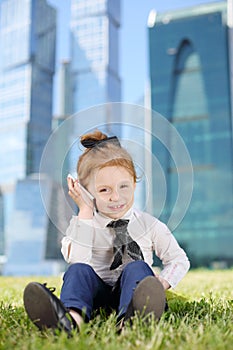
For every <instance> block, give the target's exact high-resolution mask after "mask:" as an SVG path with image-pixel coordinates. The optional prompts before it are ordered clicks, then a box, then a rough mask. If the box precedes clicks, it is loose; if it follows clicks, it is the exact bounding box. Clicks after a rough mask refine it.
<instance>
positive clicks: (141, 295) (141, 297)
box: [124, 276, 166, 320]
mask: <svg viewBox="0 0 233 350" xmlns="http://www.w3.org/2000/svg"><path fill="white" fill-rule="evenodd" d="M165 306H166V295H165V291H164V288H163V286H162V283H161V282H160V281H159V280H158V278H156V277H154V276H148V277H146V278H144V279H143V280H142V281H140V282H139V284H138V285H137V287H136V289H135V291H134V294H133V297H132V300H131V302H130V304H129V306H128V309H127V311H126V314H125V318H124V319H125V320H127V319H129V318H131V317H132V316H134V314H135V313H136V314H140V315H142V316H146V315H149V314H151V315H154V317H155V319H158V320H159V319H160V317H161V316H162V314H163V312H164V310H165Z"/></svg>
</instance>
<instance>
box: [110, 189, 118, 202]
mask: <svg viewBox="0 0 233 350" xmlns="http://www.w3.org/2000/svg"><path fill="white" fill-rule="evenodd" d="M118 199H119V193H118V191H117V190H113V191H112V193H111V196H110V200H111V201H114V202H115V201H118Z"/></svg>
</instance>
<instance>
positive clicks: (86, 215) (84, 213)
mask: <svg viewBox="0 0 233 350" xmlns="http://www.w3.org/2000/svg"><path fill="white" fill-rule="evenodd" d="M78 217H79V219H86V220H88V219H92V218H93V210H92V209H90V208H86V209H80V210H79V213H78Z"/></svg>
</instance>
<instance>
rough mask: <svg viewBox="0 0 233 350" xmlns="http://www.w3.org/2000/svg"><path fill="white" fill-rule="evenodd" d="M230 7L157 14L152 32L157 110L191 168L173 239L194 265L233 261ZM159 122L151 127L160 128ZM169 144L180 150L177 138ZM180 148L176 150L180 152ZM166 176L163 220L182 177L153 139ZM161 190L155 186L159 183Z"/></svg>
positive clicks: (217, 5)
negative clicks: (185, 202)
mask: <svg viewBox="0 0 233 350" xmlns="http://www.w3.org/2000/svg"><path fill="white" fill-rule="evenodd" d="M226 10H227V9H226V3H225V2H220V3H215V4H209V5H203V6H199V7H196V8H190V9H184V10H182V11H174V12H168V13H164V14H160V15H158V16H157V18H156V21H155V23H154V25H153V26H151V28H149V42H150V78H151V98H152V109H153V110H155V111H157V112H159V113H161V114H162V115H163V116H165V117H166V118H167V120H168V121H169V122H170V123H171V124H172V125H173V126H175V128H176V129H177V130H178V132H179V133H180V135H181V136H182V138H183V140H184V142H185V144H186V146H187V148H188V151H189V153H190V156H191V160H192V164H193V171H194V188H193V195H192V200H191V203H190V206H189V209H188V212H187V213H186V215H185V217H184V219H183V221H182V222H181V223H180V225H179V227H178V228H177V229H176V230H175V232H174V233H175V235H176V237H177V238H178V240H179V241H180V243H181V244H183V246H184V247H185V249H186V250H187V253H188V254H189V256H190V259H191V261H192V263H193V266H197V265H202V264H210V263H211V262H212V261H214V260H224V261H226V262H228V263H229V264H232V263H233V255H232V244H233V220H232V218H233V147H232V123H231V118H232V116H231V99H230V96H231V91H230V73H229V72H230V62H229V42H228V27H227V12H226ZM156 127H157V126H156V118H154V119H153V125H152V128H153V129H156ZM169 144H170V145H171V147H172V148H173V150H175V148H176V144H175V143H173V140H172V138H171V139H169ZM178 151H179V150H178ZM153 153H154V154H155V155H156V156H157V157H158V158H159V160H160V163H161V165H162V167H163V170H164V174H165V176H166V183H167V191H168V192H167V198H166V204H165V208H164V211H163V214H162V219H163V220H165V221H167V220H168V218H169V216H170V215H171V212H172V208H173V207H174V205H175V201H176V196H177V192H178V191H179V187H178V175H179V172H189V171H190V169H185V168H184V169H179V168H178V169H177V168H176V166H175V164H174V162H173V160H172V158H171V157H169V155H168V154H167V150H166V149H165V148H164V147H163V146H162V145H161V144H159V142H158V141H156V140H155V141H154V142H153ZM154 188H156V183H154Z"/></svg>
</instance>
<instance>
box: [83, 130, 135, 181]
mask: <svg viewBox="0 0 233 350" xmlns="http://www.w3.org/2000/svg"><path fill="white" fill-rule="evenodd" d="M115 140H117V142H114V141H115ZM80 142H81V144H82V145H84V147H85V145H86V144H91V146H88V148H86V149H85V150H84V152H83V154H82V155H81V156H80V158H79V160H78V164H77V173H78V176H79V181H80V182H81V183H82V184H83V185H84V186H87V185H88V183H89V180H90V177H91V175H92V174H93V171H96V170H98V169H103V168H105V167H108V166H118V167H123V168H124V169H126V170H127V171H128V172H129V174H130V175H132V177H133V179H134V182H136V180H137V174H136V170H135V167H134V163H133V160H132V158H131V156H130V154H129V153H128V151H127V150H126V149H125V148H123V147H121V145H120V143H119V142H118V139H117V138H108V136H107V135H106V134H104V133H102V132H101V131H99V130H96V131H94V132H92V133H88V134H85V135H83V136H81V138H80ZM86 147H87V146H86Z"/></svg>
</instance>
